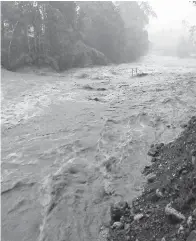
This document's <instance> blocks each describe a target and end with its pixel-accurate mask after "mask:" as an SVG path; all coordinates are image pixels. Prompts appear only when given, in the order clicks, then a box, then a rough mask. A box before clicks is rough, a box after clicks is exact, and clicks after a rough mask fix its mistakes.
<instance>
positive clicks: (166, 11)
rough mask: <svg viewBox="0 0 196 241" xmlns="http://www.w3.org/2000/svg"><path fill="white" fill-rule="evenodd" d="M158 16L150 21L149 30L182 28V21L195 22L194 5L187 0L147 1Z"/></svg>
mask: <svg viewBox="0 0 196 241" xmlns="http://www.w3.org/2000/svg"><path fill="white" fill-rule="evenodd" d="M149 2H150V4H151V6H152V7H153V9H154V11H155V12H156V13H157V16H158V18H157V19H152V20H151V21H150V25H149V30H150V31H152V32H154V31H156V30H160V29H171V28H174V29H175V28H177V29H180V28H182V21H183V20H186V21H188V22H190V23H193V24H194V23H195V24H196V7H193V5H192V4H191V3H190V2H189V1H188V0H179V1H177V0H172V1H171V0H170V1H169V0H151V1H149Z"/></svg>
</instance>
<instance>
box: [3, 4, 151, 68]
mask: <svg viewBox="0 0 196 241" xmlns="http://www.w3.org/2000/svg"><path fill="white" fill-rule="evenodd" d="M151 16H152V17H156V14H155V12H154V11H153V10H152V8H151V6H150V5H149V4H148V3H147V2H74V1H73V2H66V1H64V2H58V1H39V2H38V1H13V2H5V1H2V2H1V64H2V66H3V67H4V68H7V69H9V70H16V69H17V68H19V67H21V66H25V65H34V66H39V67H42V66H48V65H49V66H51V67H52V68H54V69H55V70H57V71H63V70H65V69H68V68H71V67H85V66H89V65H105V64H108V63H122V62H130V61H134V60H136V59H137V58H139V57H140V56H142V55H144V54H145V53H146V51H147V50H148V45H149V41H148V33H147V31H146V28H145V27H146V25H147V24H148V22H149V17H151Z"/></svg>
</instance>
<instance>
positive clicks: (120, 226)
mask: <svg viewBox="0 0 196 241" xmlns="http://www.w3.org/2000/svg"><path fill="white" fill-rule="evenodd" d="M123 226H124V225H123V224H122V223H121V222H114V223H113V225H112V228H114V229H122V228H123Z"/></svg>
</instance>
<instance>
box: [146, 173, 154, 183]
mask: <svg viewBox="0 0 196 241" xmlns="http://www.w3.org/2000/svg"><path fill="white" fill-rule="evenodd" d="M147 178H148V179H147V180H148V183H152V182H154V181H155V179H156V175H155V174H150V175H148V177H147Z"/></svg>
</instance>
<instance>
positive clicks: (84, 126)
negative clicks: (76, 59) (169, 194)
mask: <svg viewBox="0 0 196 241" xmlns="http://www.w3.org/2000/svg"><path fill="white" fill-rule="evenodd" d="M195 66H196V65H195V62H194V60H193V59H183V60H179V59H175V58H168V57H157V56H150V57H146V58H144V59H143V60H141V61H140V62H137V63H134V64H123V65H118V66H107V67H99V68H97V67H94V68H85V69H74V70H70V71H67V72H65V73H61V74H58V73H53V72H51V71H50V70H40V71H39V72H38V71H33V70H32V69H28V70H24V71H20V72H18V73H12V72H8V71H5V70H2V115H1V117H2V118H1V121H2V175H1V177H2V191H3V193H2V240H4V241H12V240H14V241H17V240H28V241H30V240H33V241H34V240H66V241H68V240H72V241H73V240H76V241H78V240H84V241H87V240H89V241H90V240H91V241H92V240H106V239H107V235H108V232H109V226H110V204H111V203H114V202H115V201H119V200H121V199H123V200H127V201H128V203H131V202H132V200H133V199H134V198H135V197H137V196H138V195H139V194H140V193H141V191H142V190H143V184H144V183H145V177H144V176H143V175H142V174H141V171H142V170H143V168H144V167H145V165H147V164H148V163H149V162H150V157H148V156H147V152H148V150H149V147H150V145H151V144H152V143H158V142H164V143H167V142H170V141H171V140H173V139H174V138H175V137H176V136H178V134H179V133H180V131H181V130H182V127H181V126H182V125H183V124H184V123H186V121H187V118H189V117H191V116H193V115H194V113H195V111H196V83H195V77H196V68H195ZM134 67H137V68H138V69H139V70H141V72H144V73H148V75H146V76H143V77H142V78H140V77H138V78H137V77H134V78H132V77H131V71H132V70H131V68H134ZM85 86H90V87H91V88H90V90H89V89H88V88H87V89H86V88H85ZM31 184H32V185H31ZM6 190H7V191H6ZM19 220H20V221H19Z"/></svg>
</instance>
